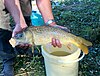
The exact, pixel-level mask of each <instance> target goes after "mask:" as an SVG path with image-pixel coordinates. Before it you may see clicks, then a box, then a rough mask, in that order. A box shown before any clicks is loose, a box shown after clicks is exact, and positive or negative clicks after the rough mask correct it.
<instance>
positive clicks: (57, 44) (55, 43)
mask: <svg viewBox="0 0 100 76" xmlns="http://www.w3.org/2000/svg"><path fill="white" fill-rule="evenodd" d="M52 27H55V28H60V29H62V30H64V31H66V32H70V30H69V29H68V28H67V27H63V26H59V25H54V26H52ZM51 43H52V45H53V46H54V47H59V48H61V47H62V44H61V42H60V40H59V39H55V38H52V42H51Z"/></svg>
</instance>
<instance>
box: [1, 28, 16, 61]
mask: <svg viewBox="0 0 100 76" xmlns="http://www.w3.org/2000/svg"><path fill="white" fill-rule="evenodd" d="M11 37H12V32H11V31H8V30H3V29H1V28H0V57H1V58H2V59H11V58H13V57H15V52H14V49H13V47H12V46H11V45H10V43H9V40H10V38H11Z"/></svg>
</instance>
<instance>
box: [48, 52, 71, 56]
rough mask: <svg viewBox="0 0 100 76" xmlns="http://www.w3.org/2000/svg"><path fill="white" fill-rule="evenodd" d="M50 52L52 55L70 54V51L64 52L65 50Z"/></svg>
mask: <svg viewBox="0 0 100 76" xmlns="http://www.w3.org/2000/svg"><path fill="white" fill-rule="evenodd" d="M50 54H52V55H54V56H67V55H70V54H71V53H69V52H66V51H54V52H52V53H50Z"/></svg>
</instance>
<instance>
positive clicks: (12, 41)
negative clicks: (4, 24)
mask: <svg viewBox="0 0 100 76" xmlns="http://www.w3.org/2000/svg"><path fill="white" fill-rule="evenodd" d="M9 42H10V44H11V45H12V47H15V46H16V40H15V39H14V38H11V39H10V40H9Z"/></svg>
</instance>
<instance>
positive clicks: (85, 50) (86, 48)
mask: <svg viewBox="0 0 100 76" xmlns="http://www.w3.org/2000/svg"><path fill="white" fill-rule="evenodd" d="M70 43H72V44H74V45H75V46H77V47H78V48H80V49H81V50H82V51H83V52H84V53H85V54H88V47H87V46H86V45H84V44H82V43H79V42H76V41H75V40H74V41H73V40H71V42H70Z"/></svg>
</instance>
